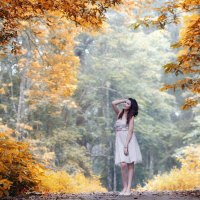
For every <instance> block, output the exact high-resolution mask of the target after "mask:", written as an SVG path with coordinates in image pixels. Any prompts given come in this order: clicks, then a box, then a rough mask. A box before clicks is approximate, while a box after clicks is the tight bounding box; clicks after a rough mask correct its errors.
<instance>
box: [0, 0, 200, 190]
mask: <svg viewBox="0 0 200 200" xmlns="http://www.w3.org/2000/svg"><path fill="white" fill-rule="evenodd" d="M6 2H9V1H5V3H6ZM30 2H31V1H30ZM41 2H42V1H41ZM41 2H40V3H41ZM136 2H137V1H135V2H134V3H133V2H132V3H130V2H129V1H126V2H124V5H118V6H117V5H115V6H116V7H115V8H113V9H111V8H110V9H108V10H106V11H107V12H106V13H105V19H107V21H106V22H105V23H104V24H101V23H100V21H98V20H96V21H95V18H94V19H89V21H90V20H91V22H92V23H88V21H87V20H88V19H87V20H85V21H84V20H83V21H81V20H82V19H84V16H83V18H76V19H75V20H74V19H72V18H70V17H69V16H67V17H68V19H65V18H61V17H60V13H59V12H58V11H56V10H53V11H50V9H49V8H48V4H47V3H45V4H44V5H43V6H44V8H45V9H46V10H47V13H46V14H45V18H42V17H40V16H36V17H33V18H31V17H30V15H31V14H30V15H29V16H28V17H27V16H23V18H21V19H17V20H16V21H15V22H17V25H16V24H14V22H13V21H12V23H11V24H9V26H8V22H10V21H9V20H12V17H14V15H13V16H11V15H10V16H9V17H10V18H7V24H6V23H4V21H3V20H2V21H1V27H3V28H2V29H1V44H2V48H1V61H0V69H1V74H0V85H1V89H0V92H1V93H0V95H1V102H0V109H1V116H0V117H1V132H2V133H4V134H2V136H3V137H5V133H6V134H8V132H9V131H8V132H6V131H7V130H11V129H12V131H10V132H9V133H10V134H12V137H13V138H14V139H15V140H16V141H19V142H27V143H28V144H30V150H31V152H32V154H33V155H34V156H35V157H36V158H37V160H38V162H41V163H43V164H44V165H45V166H46V167H47V168H48V169H52V170H56V171H65V172H67V174H69V175H74V174H76V173H77V172H81V173H83V174H84V176H85V177H91V176H92V174H95V175H98V176H99V177H100V182H101V183H102V186H103V187H105V188H106V189H107V190H109V191H110V190H115V191H116V190H120V189H121V187H122V186H121V173H120V168H119V167H117V166H115V165H114V144H115V143H114V141H115V132H114V129H113V127H114V123H115V120H116V116H115V113H114V112H113V110H112V107H111V102H112V101H113V100H116V99H120V98H128V97H132V98H135V99H136V100H137V102H138V104H139V108H140V109H139V114H138V116H137V118H136V119H135V124H134V132H135V133H136V137H137V139H138V142H139V145H140V147H141V152H142V155H143V163H142V164H138V165H136V166H135V175H134V181H133V187H136V185H138V184H140V185H142V186H144V185H145V182H146V181H147V180H149V179H152V178H153V177H154V176H155V175H157V174H162V173H164V172H170V170H171V169H172V168H174V167H175V166H176V167H180V166H181V165H180V162H179V161H178V160H177V159H176V157H177V156H178V155H181V153H182V152H183V149H184V147H186V146H189V145H196V144H199V143H200V137H199V136H200V115H199V113H200V109H199V104H197V101H189V104H191V105H189V104H188V105H189V106H182V107H181V104H183V102H184V100H185V99H186V98H187V97H190V96H191V95H193V94H194V96H195V95H196V96H197V94H198V92H199V84H198V82H197V84H196V82H195V83H194V82H192V84H191V85H192V86H194V87H193V88H192V90H184V91H183V90H176V91H175V92H174V91H173V90H168V91H166V90H164V91H161V90H160V88H161V87H162V86H163V85H164V84H166V83H168V84H171V83H173V82H176V81H179V80H184V78H185V77H186V75H185V73H183V71H181V69H180V68H179V69H178V70H177V68H178V65H177V64H174V63H172V62H176V59H177V56H179V57H178V58H180V56H183V55H184V53H185V54H187V53H188V52H181V53H180V51H179V50H180V49H177V48H180V47H181V45H182V48H183V49H184V46H183V45H184V43H183V42H182V43H181V42H179V43H177V41H178V40H179V41H181V39H180V38H181V36H182V35H183V34H182V35H181V34H180V33H181V30H182V29H183V27H184V26H185V25H184V23H185V24H186V22H184V21H183V19H182V18H183V16H182V15H181V16H180V18H177V19H176V18H174V20H177V21H175V22H170V23H167V22H168V21H167V19H169V18H167V17H168V16H167V15H166V16H165V17H163V12H164V11H163V10H162V9H161V8H163V9H164V7H165V6H164V7H162V3H163V4H164V3H165V1H160V3H158V2H147V4H146V5H143V4H142V5H141V4H139V3H136ZM184 2H185V5H188V9H189V8H190V6H192V8H194V7H195V8H196V7H197V14H196V10H195V11H193V10H192V12H193V13H194V16H193V18H192V20H193V21H192V20H191V21H192V22H194V21H195V20H196V21H197V22H198V23H199V18H198V17H199V15H198V11H199V10H198V9H199V7H198V6H199V5H198V4H197V3H198V1H196V2H197V3H196V4H195V3H194V2H195V1H194V2H193V3H194V5H193V4H192V3H191V2H189V1H184ZM172 3H173V1H172ZM186 3H188V4H186ZM6 5H7V4H6ZM150 5H151V6H152V7H153V6H155V5H157V6H158V7H159V8H160V9H161V10H159V11H157V10H152V7H151V6H150ZM164 5H165V4H164ZM166 5H167V6H168V5H172V4H166ZM13 6H14V5H13ZM15 6H16V5H15ZM23 6H24V5H21V8H22V10H23V9H24V7H23ZM26 6H27V5H26ZM45 6H46V7H45ZM49 6H51V4H49ZM71 6H72V5H71ZM105 6H106V5H105ZM109 6H111V5H109ZM169 7H170V6H168V7H167V8H169ZM27 8H28V7H27ZM133 8H134V9H133ZM136 8H137V9H136ZM170 8H171V7H170ZM1 9H3V7H1ZM9 9H11V7H10V8H9ZM48 9H49V10H48ZM106 9H107V8H106ZM174 9H176V3H174ZM168 11H169V10H167V9H166V10H165V12H168ZM52 12H53V14H52ZM187 12H189V10H186V11H185V13H187ZM27 13H28V12H27ZM30 13H31V11H30ZM174 13H175V11H173V12H172V13H171V14H172V15H173V14H174ZM160 14H161V15H160ZM145 15H149V16H151V17H149V18H148V20H147V18H145V17H144V16H145ZM91 16H92V15H91ZM1 17H2V16H1ZM26 17H27V18H26ZM139 17H140V18H139ZM155 17H158V20H157V21H154V23H152V21H151V18H152V19H153V18H155ZM159 17H160V18H159ZM16 18H17V17H16ZM2 19H4V20H5V19H6V17H4V18H2ZM141 19H143V20H141ZM178 19H180V22H179V23H178ZM196 21H195V22H196ZM74 22H76V23H74ZM95 24H96V25H95ZM158 24H159V25H160V26H161V27H159V26H158ZM100 25H101V26H100ZM193 25H194V24H193ZM100 27H101V28H100ZM6 28H7V29H6ZM99 28H100V29H99ZM5 30H6V31H7V32H6V31H5ZM13 30H17V33H16V35H14V34H11V31H13ZM9 31H10V32H9ZM5 33H6V34H5ZM12 33H15V32H14V31H13V32H12ZM183 33H184V31H183ZM195 34H196V35H195ZM193 35H195V37H198V38H199V34H198V33H195V32H193ZM183 36H184V35H183ZM172 44H173V45H172ZM172 47H175V49H174V48H172ZM198 47H199V46H195V47H194V49H193V48H190V51H193V52H192V56H194V57H195V56H196V57H195V58H196V60H197V62H196V63H194V62H192V61H193V60H194V58H193V57H192V59H193V60H192V61H190V60H189V61H188V60H187V64H185V66H184V67H185V68H184V67H183V66H181V65H182V63H183V62H181V64H180V63H179V67H183V68H184V70H186V67H187V66H189V69H191V65H193V66H199V65H198V64H199V60H198V59H199V58H198V57H197V56H198V55H197V54H195V53H194V52H196V51H197V49H195V48H198ZM184 50H185V49H184ZM184 59H186V58H184ZM179 61H180V59H179ZM184 61H185V60H184ZM167 63H169V64H167ZM185 63H186V62H185ZM162 66H165V69H166V70H168V71H169V72H174V73H176V75H177V73H180V72H182V73H180V74H178V76H173V75H172V74H166V73H165V71H164V69H163V67H162ZM172 69H173V70H172ZM187 70H188V68H187ZM188 73H194V74H192V75H191V74H188V76H187V78H186V79H185V80H186V81H188V82H186V81H184V82H183V81H182V82H181V84H182V85H181V88H182V89H184V88H185V87H188V88H189V86H191V85H189V83H190V82H191V80H192V79H191V78H194V77H195V80H199V78H198V77H199V71H193V72H191V71H188ZM195 73H196V74H197V76H196V74H195ZM196 78H197V79H196ZM189 81H190V82H189ZM183 85H184V86H183ZM168 87H169V85H168ZM169 88H170V87H169ZM174 89H176V88H174ZM186 105H187V104H186ZM181 108H182V109H181ZM188 108H190V109H188ZM1 144H2V143H1ZM6 147H7V148H8V149H9V144H7V146H6ZM1 148H2V149H3V148H4V147H2V146H1ZM12 153H13V152H12ZM8 155H9V153H7V155H6V154H4V156H5V157H6V156H8ZM1 156H3V155H1ZM11 157H12V154H11ZM13 158H14V157H13ZM10 159H11V160H12V158H10ZM198 159H199V158H198ZM12 162H14V161H13V160H12ZM198 162H199V160H198ZM1 166H6V164H5V163H1ZM4 170H5V169H4V168H3V167H2V174H3V173H4ZM8 171H9V169H8ZM2 174H1V178H2V177H3V176H2ZM17 177H19V179H20V180H21V181H22V180H23V176H22V175H19V176H17ZM4 178H5V177H4ZM6 178H8V176H6ZM2 180H5V179H3V178H2Z"/></svg>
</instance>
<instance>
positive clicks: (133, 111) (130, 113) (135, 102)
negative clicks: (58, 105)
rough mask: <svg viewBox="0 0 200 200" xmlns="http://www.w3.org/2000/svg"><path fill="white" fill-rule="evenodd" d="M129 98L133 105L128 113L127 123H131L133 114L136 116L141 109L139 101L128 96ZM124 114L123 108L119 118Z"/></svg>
mask: <svg viewBox="0 0 200 200" xmlns="http://www.w3.org/2000/svg"><path fill="white" fill-rule="evenodd" d="M128 99H129V100H130V101H131V107H130V108H129V110H128V113H127V120H126V124H129V121H130V119H131V117H132V116H134V117H136V116H137V115H138V110H139V106H138V103H137V101H136V100H135V99H132V98H128ZM123 114H124V109H122V112H121V113H120V114H119V117H118V119H121V118H122V116H123Z"/></svg>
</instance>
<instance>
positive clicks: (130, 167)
mask: <svg viewBox="0 0 200 200" xmlns="http://www.w3.org/2000/svg"><path fill="white" fill-rule="evenodd" d="M127 165H128V185H127V192H131V183H132V178H133V173H134V162H132V163H127Z"/></svg>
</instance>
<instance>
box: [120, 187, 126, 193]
mask: <svg viewBox="0 0 200 200" xmlns="http://www.w3.org/2000/svg"><path fill="white" fill-rule="evenodd" d="M126 189H127V188H123V190H122V191H121V192H120V193H119V194H124V193H125V192H126Z"/></svg>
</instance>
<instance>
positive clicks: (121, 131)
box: [114, 119, 142, 166]
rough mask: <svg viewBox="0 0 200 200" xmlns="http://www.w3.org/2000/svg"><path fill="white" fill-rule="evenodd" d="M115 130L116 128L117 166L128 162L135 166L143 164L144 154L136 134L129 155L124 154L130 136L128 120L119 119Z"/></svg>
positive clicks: (130, 143) (130, 142) (131, 141)
mask: <svg viewBox="0 0 200 200" xmlns="http://www.w3.org/2000/svg"><path fill="white" fill-rule="evenodd" d="M114 128H115V165H118V166H120V162H126V163H132V162H134V164H136V163H141V162H142V154H141V151H140V147H139V144H138V141H137V138H136V135H135V133H134V132H133V134H132V137H131V139H130V141H129V144H128V155H125V154H124V146H125V143H126V140H127V135H128V125H126V120H123V119H117V121H116V122H115V125H114Z"/></svg>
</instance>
